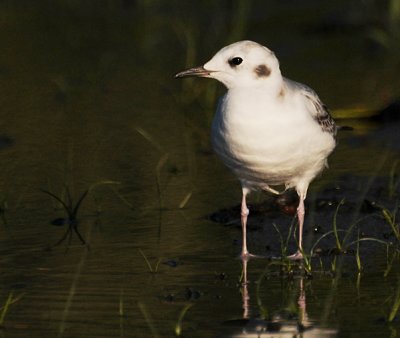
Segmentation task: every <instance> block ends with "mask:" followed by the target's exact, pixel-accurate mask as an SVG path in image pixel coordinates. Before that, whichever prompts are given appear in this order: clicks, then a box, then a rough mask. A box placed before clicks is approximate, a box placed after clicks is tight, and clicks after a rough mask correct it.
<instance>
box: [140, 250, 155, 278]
mask: <svg viewBox="0 0 400 338" xmlns="http://www.w3.org/2000/svg"><path fill="white" fill-rule="evenodd" d="M139 252H140V254H141V255H142V257H143V258H144V261H145V262H146V264H147V267H148V268H149V271H150V272H151V273H153V272H154V270H153V267H152V266H151V264H150V262H149V260H148V259H147V257H146V255H145V254H144V252H143V251H142V250H141V249H139Z"/></svg>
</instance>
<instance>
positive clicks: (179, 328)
mask: <svg viewBox="0 0 400 338" xmlns="http://www.w3.org/2000/svg"><path fill="white" fill-rule="evenodd" d="M192 306H193V304H192V303H190V304H187V305H185V307H184V308H183V309H182V311H181V313H180V314H179V318H178V322H177V323H176V325H175V335H176V336H177V337H179V336H180V335H181V333H182V322H183V318H184V317H185V315H186V313H187V312H188V310H189V309H190V308H191V307H192Z"/></svg>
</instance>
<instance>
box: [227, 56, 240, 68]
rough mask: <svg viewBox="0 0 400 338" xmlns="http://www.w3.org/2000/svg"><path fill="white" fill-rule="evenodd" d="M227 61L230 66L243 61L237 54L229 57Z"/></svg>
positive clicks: (237, 64)
mask: <svg viewBox="0 0 400 338" xmlns="http://www.w3.org/2000/svg"><path fill="white" fill-rule="evenodd" d="M228 62H229V64H230V66H231V67H236V66H239V65H240V64H241V63H242V62H243V59H242V58H240V57H238V56H237V57H234V58H232V59H230V60H229V61H228Z"/></svg>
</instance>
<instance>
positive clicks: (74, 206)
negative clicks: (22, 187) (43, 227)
mask: <svg viewBox="0 0 400 338" xmlns="http://www.w3.org/2000/svg"><path fill="white" fill-rule="evenodd" d="M106 184H120V183H119V182H115V181H100V182H96V183H94V184H92V185H91V186H90V187H89V188H88V189H86V190H85V191H84V192H83V193H82V194H81V195H80V197H79V198H78V200H77V201H76V203H74V201H73V198H72V195H71V192H70V189H69V187H68V186H65V195H66V196H65V199H64V198H63V197H60V196H57V195H56V194H54V193H52V192H50V191H48V190H44V189H40V191H41V192H43V193H45V194H47V195H49V196H50V197H52V198H53V199H54V200H55V201H57V202H58V203H59V204H60V205H61V206H62V207H63V209H64V211H65V213H66V217H62V218H56V219H55V220H53V221H52V222H51V223H52V224H53V225H58V226H63V225H67V226H68V228H67V231H66V232H65V233H64V235H63V236H62V237H61V238H60V240H59V241H57V242H56V243H55V244H54V246H57V245H59V244H61V243H62V242H63V241H65V240H66V239H67V238H68V243H70V241H71V239H72V234H73V232H75V234H76V235H77V237H78V238H79V240H80V241H81V243H82V244H83V245H86V241H85V239H84V238H83V237H82V235H81V234H80V232H79V230H78V224H79V222H78V212H79V210H80V207H81V205H82V202H83V201H84V200H85V199H86V197H87V196H88V194H89V193H90V192H91V191H92V190H93V189H94V188H96V187H98V186H100V185H106Z"/></svg>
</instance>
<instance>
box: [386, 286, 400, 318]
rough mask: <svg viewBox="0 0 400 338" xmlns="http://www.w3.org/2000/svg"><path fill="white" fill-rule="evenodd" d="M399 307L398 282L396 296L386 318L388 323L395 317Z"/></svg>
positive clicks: (399, 288) (399, 290) (399, 291)
mask: <svg viewBox="0 0 400 338" xmlns="http://www.w3.org/2000/svg"><path fill="white" fill-rule="evenodd" d="M399 308H400V282H399V283H398V285H397V291H396V296H395V299H394V302H393V305H392V309H391V311H390V313H389V316H388V319H387V320H388V322H389V323H391V322H392V321H393V319H394V318H395V317H396V315H397V312H398V311H399Z"/></svg>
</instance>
